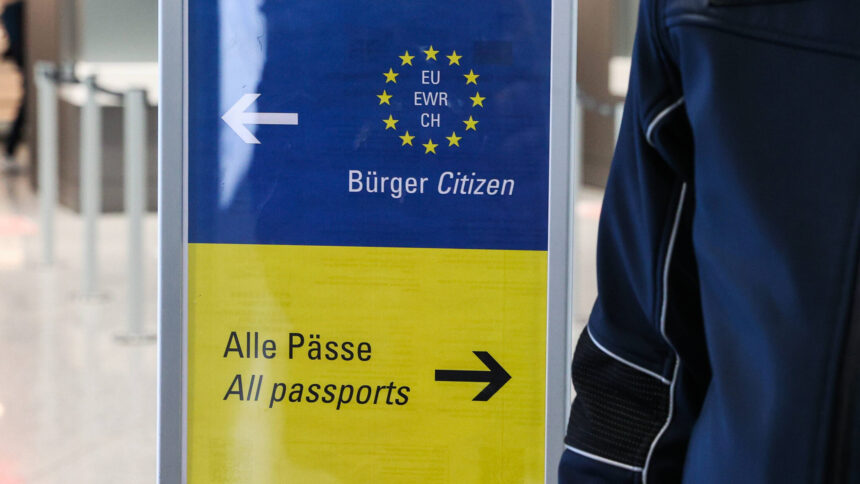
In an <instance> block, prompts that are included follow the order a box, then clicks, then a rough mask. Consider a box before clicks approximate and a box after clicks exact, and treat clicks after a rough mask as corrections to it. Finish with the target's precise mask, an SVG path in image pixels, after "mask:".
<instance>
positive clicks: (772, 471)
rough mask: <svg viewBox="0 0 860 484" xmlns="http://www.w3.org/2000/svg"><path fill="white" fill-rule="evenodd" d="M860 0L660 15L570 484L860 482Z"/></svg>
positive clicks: (602, 272) (653, 21) (669, 7)
mask: <svg viewBox="0 0 860 484" xmlns="http://www.w3.org/2000/svg"><path fill="white" fill-rule="evenodd" d="M858 253H860V1H858V0H793V1H774V0H770V1H767V0H641V11H640V18H639V28H638V32H637V40H636V47H635V50H634V54H633V65H632V74H631V79H630V88H629V93H628V98H627V104H626V106H625V113H624V121H623V123H622V127H621V134H620V137H619V141H618V145H617V148H616V152H615V159H614V161H613V167H612V170H611V175H610V178H609V183H608V186H607V190H606V198H605V201H604V208H603V214H602V217H601V221H600V231H599V242H598V289H599V297H598V300H597V302H596V304H595V306H594V309H593V312H592V314H591V318H590V320H589V322H588V327H587V330H586V331H585V332H584V333H583V334H582V335H581V337H580V339H579V342H578V343H577V349H576V353H575V356H574V361H573V383H574V389H575V391H576V398H575V400H574V402H573V406H572V410H571V419H570V423H569V426H568V432H567V437H566V440H565V444H566V452H565V454H564V457H563V459H562V462H561V466H560V470H559V473H560V480H561V482H562V483H573V484H591V483H645V484H667V483H679V482H681V483H685V484H739V483H741V484H743V483H755V484H765V483H774V484H793V483H804V484H805V483H860V316H858V313H860V307H858V305H860V302H858V299H860V297H858V290H860V287H858V283H857V278H858Z"/></svg>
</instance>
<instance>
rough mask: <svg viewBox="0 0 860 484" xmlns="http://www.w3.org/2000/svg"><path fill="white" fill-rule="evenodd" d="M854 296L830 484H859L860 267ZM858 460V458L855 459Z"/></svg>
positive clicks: (837, 404)
mask: <svg viewBox="0 0 860 484" xmlns="http://www.w3.org/2000/svg"><path fill="white" fill-rule="evenodd" d="M854 277H855V280H854V290H853V297H852V299H851V313H850V316H849V318H848V327H847V328H846V329H845V340H844V344H843V346H842V359H841V363H840V367H839V374H838V376H837V378H838V379H837V387H836V399H835V406H834V415H833V427H832V433H831V435H832V439H831V443H830V457H829V465H828V469H827V473H828V476H829V477H828V478H827V479H826V482H827V483H828V484H855V483H856V481H854V482H852V481H851V479H852V478H853V479H857V478H858V476H852V475H851V472H852V466H851V463H852V460H853V459H852V454H854V453H856V452H857V451H858V450H860V449H858V446H860V443H858V442H854V441H853V440H855V439H857V437H858V436H857V435H856V434H855V433H854V430H853V427H854V425H855V424H856V417H855V416H854V414H855V413H856V412H860V399H858V396H860V386H858V384H860V264H858V267H856V268H855V276H854ZM853 458H857V456H856V455H855V456H853Z"/></svg>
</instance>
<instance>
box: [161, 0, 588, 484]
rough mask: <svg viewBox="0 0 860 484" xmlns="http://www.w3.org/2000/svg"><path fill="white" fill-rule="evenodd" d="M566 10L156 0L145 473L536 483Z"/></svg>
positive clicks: (551, 360)
mask: <svg viewBox="0 0 860 484" xmlns="http://www.w3.org/2000/svg"><path fill="white" fill-rule="evenodd" d="M574 19H575V16H574V11H573V5H572V1H571V0H516V1H515V0H499V1H497V2H491V3H487V2H474V1H462V0H460V1H453V0H432V1H431V0H419V1H414V2H400V3H395V2H378V1H369V0H367V1H366V0H333V1H331V2H298V3H296V2H278V1H272V0H255V1H248V0H220V1H215V2H213V1H211V0H185V1H184V2H181V1H179V0H162V5H161V22H162V29H161V35H162V43H161V46H162V47H161V48H162V64H161V65H162V95H161V99H162V106H161V110H160V122H159V126H160V133H161V154H160V155H161V156H160V217H161V259H160V266H159V274H160V291H159V302H160V341H161V342H160V364H161V381H160V407H159V426H160V433H159V479H160V482H165V483H168V482H170V483H172V482H183V483H185V482H189V483H219V482H224V483H227V482H231V483H232V482H248V483H269V482H272V483H275V482H278V483H280V482H297V483H305V482H314V483H316V482H333V483H334V482H337V483H367V482H373V483H395V482H396V483H401V482H446V483H470V482H473V483H485V482H510V483H525V482H532V483H539V482H554V481H555V466H556V463H557V461H558V457H559V455H560V454H561V450H562V447H563V444H562V438H563V433H564V426H565V415H566V410H567V406H568V404H569V399H570V393H569V384H568V378H567V371H566V370H567V367H568V351H569V350H568V348H569V347H570V334H569V321H570V317H571V308H570V297H569V293H570V279H571V278H570V259H571V250H572V244H571V236H570V234H571V229H572V200H573V193H572V186H573V185H572V180H573V176H574V173H575V171H574V170H572V168H571V164H570V161H571V153H572V149H571V148H572V147H571V146H570V133H571V126H570V122H571V112H572V102H571V101H572V99H571V93H572V92H573V89H572V85H571V83H572V80H571V66H572V65H573V62H572V61H573V52H572V47H573V39H574V35H573V33H574V28H573V25H574Z"/></svg>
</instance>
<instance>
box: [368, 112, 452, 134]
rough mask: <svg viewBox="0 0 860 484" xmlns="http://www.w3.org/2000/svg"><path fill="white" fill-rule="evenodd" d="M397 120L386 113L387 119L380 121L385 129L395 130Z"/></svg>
mask: <svg viewBox="0 0 860 484" xmlns="http://www.w3.org/2000/svg"><path fill="white" fill-rule="evenodd" d="M397 121H400V120H399V119H394V117H393V116H391V115H390V114H389V115H388V119H383V120H382V122H383V123H385V129H393V130H395V131H397ZM464 122H465V121H464Z"/></svg>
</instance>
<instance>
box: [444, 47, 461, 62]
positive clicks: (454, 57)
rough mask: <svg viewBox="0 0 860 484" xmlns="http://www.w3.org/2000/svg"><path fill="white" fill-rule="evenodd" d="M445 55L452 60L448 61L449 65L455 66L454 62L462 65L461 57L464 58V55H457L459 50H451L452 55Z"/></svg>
mask: <svg viewBox="0 0 860 484" xmlns="http://www.w3.org/2000/svg"><path fill="white" fill-rule="evenodd" d="M445 57H447V58H448V60H449V61H450V62H448V65H449V66H453V65H454V64H457V65H458V66H459V65H460V58H462V57H463V56H461V55H457V51H456V50H455V51H453V52H451V55H446V56H445Z"/></svg>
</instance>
